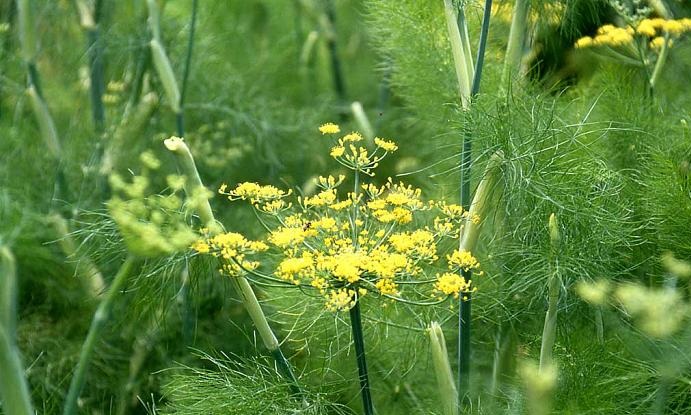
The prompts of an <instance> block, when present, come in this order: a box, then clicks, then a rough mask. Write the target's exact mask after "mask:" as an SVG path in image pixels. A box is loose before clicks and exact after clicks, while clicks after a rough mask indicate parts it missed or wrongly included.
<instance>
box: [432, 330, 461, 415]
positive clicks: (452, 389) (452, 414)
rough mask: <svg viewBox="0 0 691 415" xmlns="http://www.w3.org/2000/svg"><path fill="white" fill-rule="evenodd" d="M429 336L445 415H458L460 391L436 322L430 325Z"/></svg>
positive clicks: (441, 332)
mask: <svg viewBox="0 0 691 415" xmlns="http://www.w3.org/2000/svg"><path fill="white" fill-rule="evenodd" d="M427 334H428V335H429V338H430V344H431V348H432V363H434V373H435V375H436V377H437V384H438V385H439V396H440V397H441V404H442V407H443V408H444V412H443V413H444V414H445V415H458V410H459V409H460V408H459V407H458V391H457V390H456V384H455V383H454V379H453V373H452V372H451V364H450V363H449V353H448V352H447V350H446V340H445V339H444V332H443V331H442V329H441V326H440V325H439V323H437V322H436V321H433V322H432V323H430V326H429V329H428V331H427Z"/></svg>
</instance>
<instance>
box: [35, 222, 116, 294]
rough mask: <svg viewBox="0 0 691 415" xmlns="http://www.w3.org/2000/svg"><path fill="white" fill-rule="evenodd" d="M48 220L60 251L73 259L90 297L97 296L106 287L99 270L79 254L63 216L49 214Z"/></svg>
mask: <svg viewBox="0 0 691 415" xmlns="http://www.w3.org/2000/svg"><path fill="white" fill-rule="evenodd" d="M49 221H50V223H51V224H52V225H53V227H54V228H55V231H56V232H57V234H58V238H59V239H58V245H59V246H60V249H62V252H63V253H64V254H65V256H66V257H68V258H74V259H75V261H76V264H75V269H76V272H77V275H78V276H79V277H81V278H83V280H85V281H83V282H85V286H86V287H85V288H86V291H87V292H88V294H89V295H90V296H91V297H92V298H99V297H100V296H101V294H102V293H103V291H104V290H105V287H106V284H105V282H104V281H103V275H102V274H101V271H99V269H98V267H97V266H96V264H95V263H94V262H93V261H92V260H91V259H90V258H88V257H86V256H81V255H79V253H78V250H77V245H76V242H75V240H74V238H73V237H72V235H71V234H70V232H69V229H68V227H67V221H66V220H65V218H63V217H62V216H60V215H57V214H53V215H50V217H49Z"/></svg>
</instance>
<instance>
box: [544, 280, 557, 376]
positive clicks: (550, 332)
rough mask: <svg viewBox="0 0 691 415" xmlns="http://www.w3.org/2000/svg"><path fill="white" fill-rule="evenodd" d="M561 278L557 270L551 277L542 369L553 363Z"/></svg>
mask: <svg viewBox="0 0 691 415" xmlns="http://www.w3.org/2000/svg"><path fill="white" fill-rule="evenodd" d="M559 285H560V279H559V275H558V274H557V272H555V273H554V274H553V275H552V276H551V277H550V279H549V303H548V306H547V315H546V316H545V325H544V327H543V329H542V344H541V346H540V370H541V371H542V370H545V368H546V367H548V366H550V365H551V364H552V348H553V347H554V340H555V338H556V334H557V304H558V302H559Z"/></svg>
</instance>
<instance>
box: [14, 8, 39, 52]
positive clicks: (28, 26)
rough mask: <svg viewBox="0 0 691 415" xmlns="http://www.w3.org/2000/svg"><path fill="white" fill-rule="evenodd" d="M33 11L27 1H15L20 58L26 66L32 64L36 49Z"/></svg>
mask: <svg viewBox="0 0 691 415" xmlns="http://www.w3.org/2000/svg"><path fill="white" fill-rule="evenodd" d="M33 10H34V8H33V7H32V5H31V2H30V1H29V0H17V20H18V21H19V43H20V44H21V47H22V58H23V59H24V61H25V62H26V63H27V64H29V63H33V62H34V59H36V53H37V52H36V51H37V48H38V42H37V39H36V29H35V26H34V18H33Z"/></svg>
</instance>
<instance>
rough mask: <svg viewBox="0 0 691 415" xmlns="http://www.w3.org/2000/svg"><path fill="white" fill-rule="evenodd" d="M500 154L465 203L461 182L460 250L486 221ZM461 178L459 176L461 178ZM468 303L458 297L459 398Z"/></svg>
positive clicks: (466, 373) (465, 373) (464, 375)
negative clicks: (464, 211)
mask: <svg viewBox="0 0 691 415" xmlns="http://www.w3.org/2000/svg"><path fill="white" fill-rule="evenodd" d="M502 158H503V155H502V154H501V153H500V152H497V153H495V154H493V155H492V157H490V160H489V162H488V163H487V167H486V168H485V173H484V176H483V178H482V180H480V183H479V184H478V186H477V189H476V191H475V195H474V197H473V201H472V203H469V205H470V206H468V202H466V200H467V199H464V197H468V194H469V193H470V190H469V188H470V184H469V178H467V176H468V175H467V173H466V176H465V178H466V181H462V182H461V185H462V187H461V203H462V205H463V206H464V207H465V208H466V209H468V215H467V218H466V220H465V222H464V225H463V234H462V235H461V238H460V243H459V249H460V250H464V251H469V252H473V251H474V250H475V246H476V245H477V241H478V238H479V236H480V229H481V226H482V224H483V222H484V221H485V220H486V218H485V216H486V214H487V211H488V207H489V200H490V197H491V196H492V190H493V188H494V186H495V185H496V183H497V180H498V178H499V174H498V172H499V167H500V166H501V161H502ZM463 179H464V177H463V176H462V177H461V180H463ZM475 217H480V222H479V223H475V222H474V221H473V218H475ZM462 276H463V278H465V279H466V281H468V280H471V279H472V271H470V270H468V271H465V270H463V271H462ZM471 302H472V298H471V295H470V293H468V294H465V295H463V296H461V297H460V298H459V311H460V312H459V316H458V368H459V369H458V371H459V372H458V390H459V398H460V399H463V398H464V397H465V396H467V394H468V386H469V385H470V353H471V351H470V335H471V332H470V324H471Z"/></svg>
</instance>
